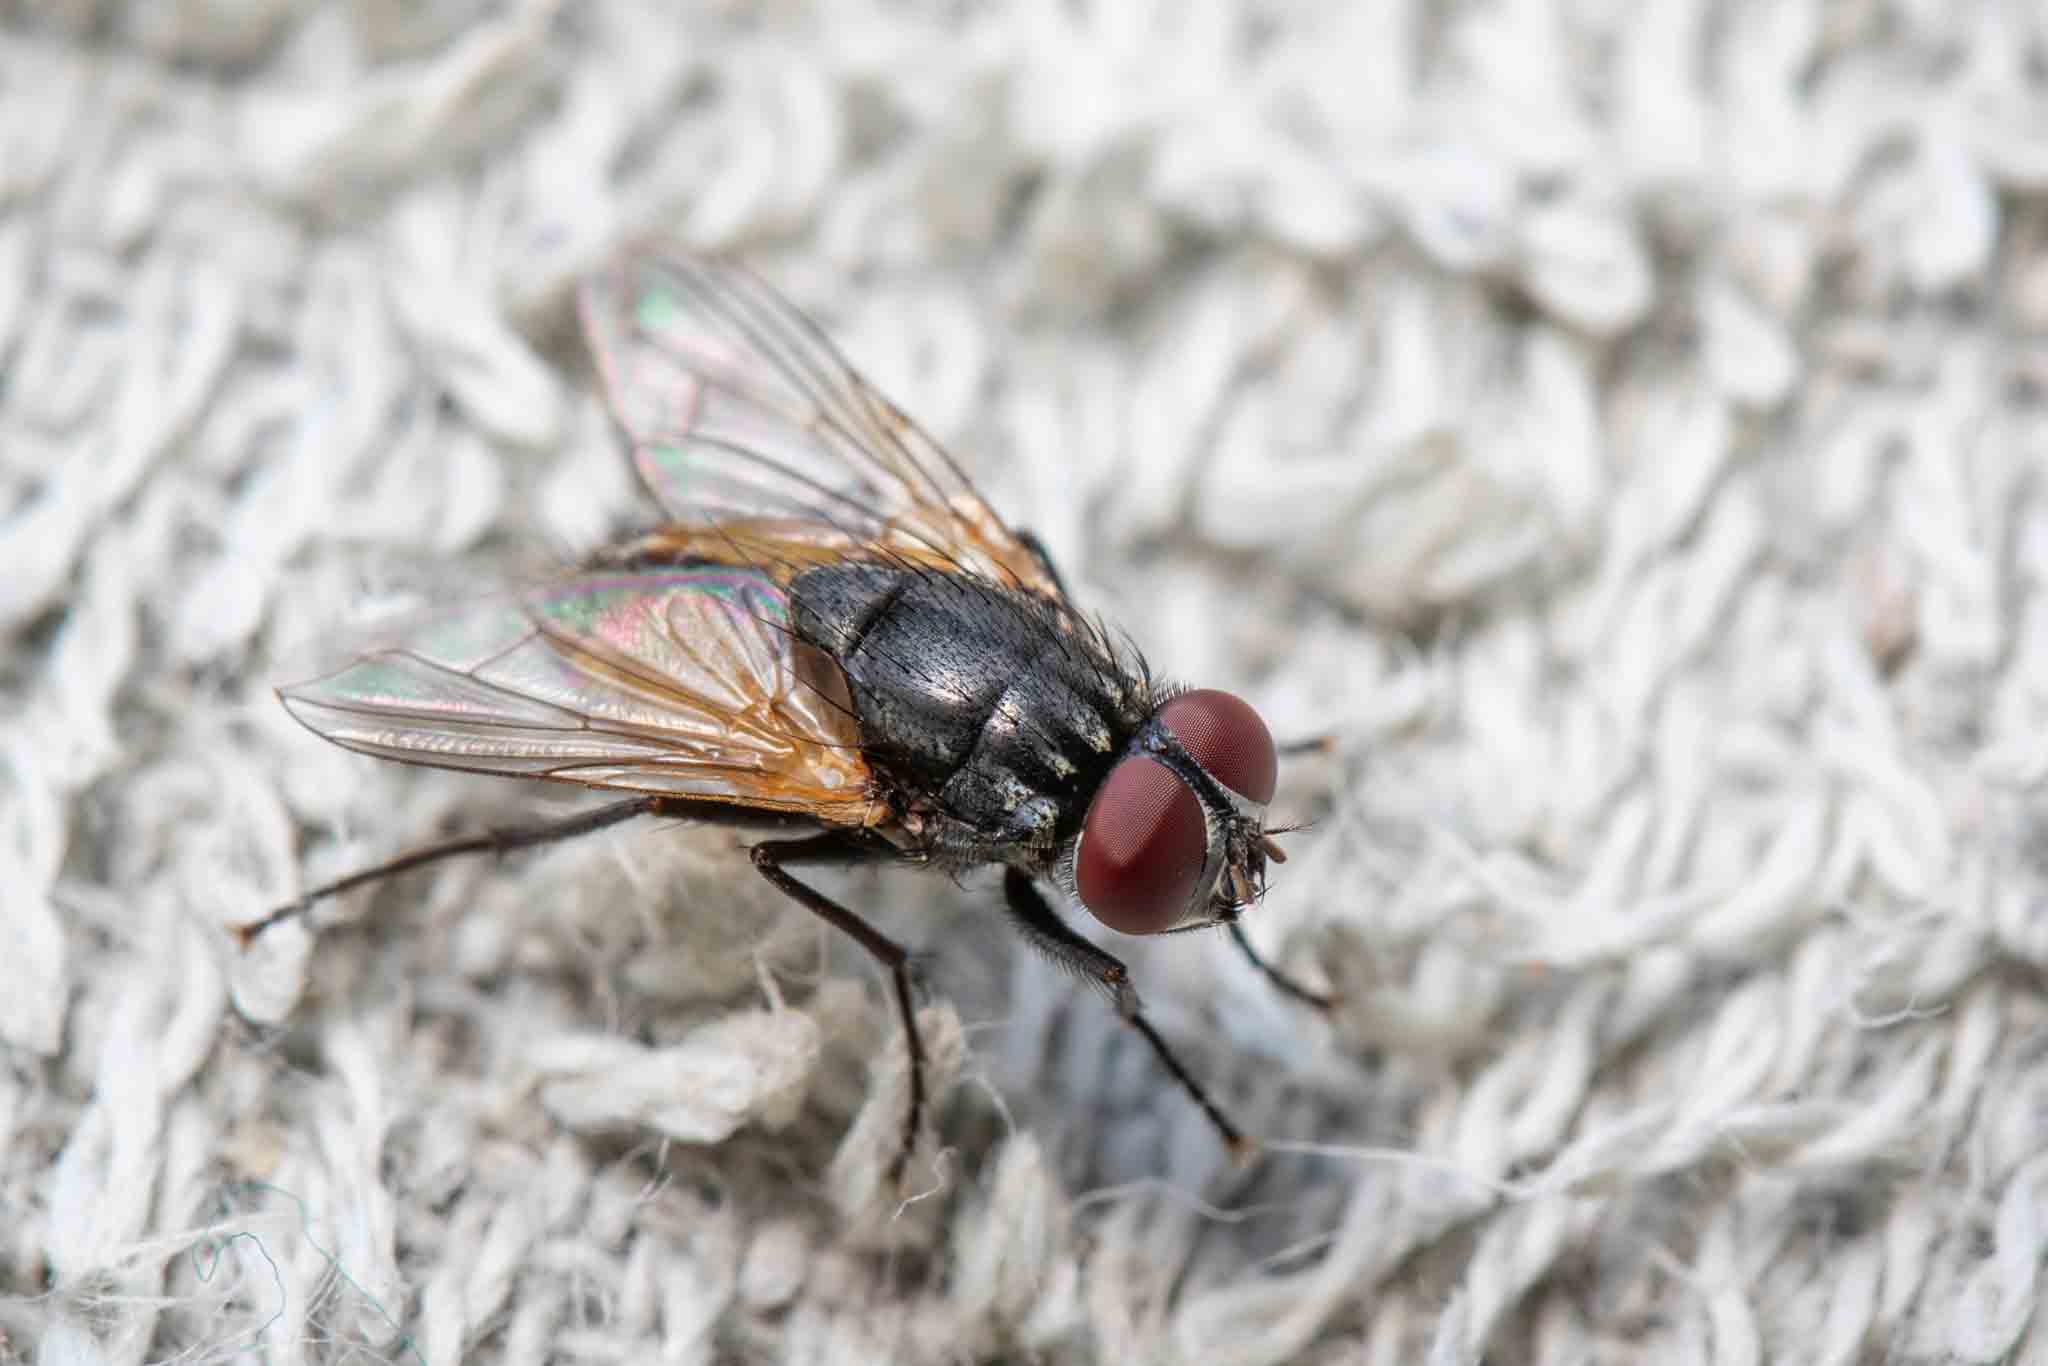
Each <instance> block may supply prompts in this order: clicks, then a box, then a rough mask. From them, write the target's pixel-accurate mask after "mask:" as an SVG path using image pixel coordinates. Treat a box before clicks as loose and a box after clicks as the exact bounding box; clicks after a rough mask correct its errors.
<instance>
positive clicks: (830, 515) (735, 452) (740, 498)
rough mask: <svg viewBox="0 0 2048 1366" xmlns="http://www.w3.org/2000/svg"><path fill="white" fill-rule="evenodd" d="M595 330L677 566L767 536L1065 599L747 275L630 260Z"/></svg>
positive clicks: (615, 403) (887, 408) (944, 466)
mask: <svg viewBox="0 0 2048 1366" xmlns="http://www.w3.org/2000/svg"><path fill="white" fill-rule="evenodd" d="M582 309H583V324H584V330H585V333H586V335H588V337H589V338H590V344H591V349H592V350H593V351H594V352H595V354H596V356H597V362H598V367H599V369H600V371H601V372H602V374H603V377H604V384H605V389H606V393H607V396H608V397H609V399H610V402H611V406H612V411H613V413H614V414H615V415H616V417H617V418H618V421H619V423H620V425H621V426H623V427H624V428H625V429H626V432H627V434H628V435H629V436H630V438H631V439H632V441H633V445H634V460H635V462H636V463H637V464H638V466H639V469H640V474H641V477H642V478H643V479H644V480H645V481H646V483H647V485H648V487H649V488H650V489H652V490H653V492H654V495H655V497H656V498H657V499H659V500H660V502H661V504H662V506H663V507H664V509H665V510H666V511H667V512H668V514H669V515H670V516H671V517H673V518H674V519H675V520H676V522H677V525H676V526H675V527H674V528H672V529H670V530H668V531H666V532H664V533H660V534H659V535H657V536H656V537H655V538H652V539H653V540H655V541H657V542H658V541H661V540H664V539H666V540H669V541H672V542H673V543H674V544H672V545H671V546H669V547H668V548H669V550H670V551H671V553H673V554H675V555H677V556H678V557H683V556H688V555H694V554H703V555H706V556H707V557H709V558H728V557H731V558H739V559H744V558H745V556H744V555H736V556H729V555H728V554H721V553H720V552H719V551H718V550H717V548H716V543H718V542H721V541H722V542H724V543H725V544H726V545H727V546H728V547H730V546H732V544H733V543H734V540H735V538H741V539H744V538H746V537H748V536H752V537H754V538H755V539H756V540H757V541H758V542H759V543H761V544H769V543H773V544H776V545H780V546H782V547H785V548H788V549H791V550H793V551H794V552H795V553H797V554H798V555H802V554H803V548H804V547H809V548H811V550H812V553H813V555H814V556H815V558H817V559H822V558H826V557H828V556H843V555H846V554H849V553H857V552H859V551H862V550H880V551H883V552H885V553H887V554H890V555H892V556H898V557H902V558H907V559H911V560H914V561H918V562H923V563H931V564H935V565H943V566H945V567H949V568H954V569H960V570H965V571H966V572H969V573H973V574H978V575H981V576H983V577H985V578H990V579H994V580H996V581H997V582H1000V583H1003V584H1005V585H1006V586H1012V587H1019V588H1024V589H1028V590H1030V591H1032V592H1037V593H1043V594H1045V595H1047V596H1049V597H1054V598H1058V597H1060V596H1061V594H1060V591H1059V588H1058V585H1057V583H1056V582H1055V581H1054V579H1053V577H1052V575H1051V574H1050V573H1049V572H1048V570H1047V568H1046V566H1045V564H1044V563H1043V562H1042V561H1041V560H1040V558H1039V556H1038V555H1037V553H1036V552H1035V551H1034V550H1033V549H1032V547H1031V546H1030V544H1028V543H1027V542H1026V541H1025V540H1024V539H1023V538H1022V537H1020V536H1018V535H1017V534H1016V533H1015V532H1014V531H1012V530H1011V529H1010V528H1009V527H1008V526H1006V525H1004V523H1003V520H1002V518H1000V517H998V516H997V515H996V513H995V511H994V509H992V508H990V507H989V505H988V504H987V503H985V502H984V501H982V498H981V495H979V494H978V493H976V492H975V491H974V486H973V485H972V484H970V483H969V482H968V481H967V477H966V476H965V475H963V474H962V473H961V472H960V468H959V467H958V466H957V465H955V464H954V463H953V461H952V459H951V457H949V456H948V455H947V454H946V453H945V451H943V450H942V449H940V447H939V446H938V445H937V444H936V443H935V442H933V441H932V439H931V438H930V437H928V436H926V435H925V434H924V433H923V432H922V431H921V430H919V429H918V427H917V426H916V424H914V423H912V422H911V421H910V419H909V418H907V417H905V416H904V414H903V413H902V412H901V411H900V410H899V409H898V408H897V407H896V406H895V405H894V404H892V403H890V402H889V401H888V400H887V399H886V398H884V397H882V395H881V394H879V393H877V392H876V391H875V390H874V388H872V387H871V386H870V385H869V384H868V383H867V381H866V380H864V379H862V378H861V376H860V375H859V374H858V373H857V372H855V370H854V369H853V367H852V366H850V365H848V364H847V363H846V360H845V358H844V357H842V356H841V355H840V354H839V352H838V351H837V350H835V349H834V348H833V346H832V343H831V342H830V341H829V340H827V339H826V337H825V335H824V334H823V333H822V332H821V331H820V330H819V329H818V327H817V325H816V324H814V323H813V322H811V320H810V319H808V318H806V317H805V316H804V315H803V314H801V313H799V312H797V310H796V309H795V308H793V307H791V306H790V305H789V303H788V302H786V301H785V300H784V299H782V298H781V296H779V295H778V294H776V293H775V291H774V290H772V289H770V288H769V287H768V286H767V285H766V284H764V283H762V282H761V281H760V280H759V279H757V278H756V277H755V276H753V275H751V274H749V273H748V272H746V271H745V270H743V269H741V268H739V267H737V266H733V265H728V264H722V263H719V262H715V261H709V260H704V259H700V258H697V257H692V256H689V255H687V254H684V253H681V252H678V253H674V254H660V253H649V254H643V255H639V256H636V257H632V258H629V259H628V260H627V261H626V263H625V264H624V265H623V266H621V267H619V268H618V269H617V270H615V271H613V272H611V273H609V274H605V275H602V276H599V277H597V278H596V279H594V280H592V281H591V282H589V283H588V284H587V285H585V287H584V290H583V295H582Z"/></svg>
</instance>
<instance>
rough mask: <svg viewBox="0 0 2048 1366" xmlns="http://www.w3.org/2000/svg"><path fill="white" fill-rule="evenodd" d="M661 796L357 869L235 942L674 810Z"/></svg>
mask: <svg viewBox="0 0 2048 1366" xmlns="http://www.w3.org/2000/svg"><path fill="white" fill-rule="evenodd" d="M672 804H673V803H669V802H666V801H665V799H664V798H661V797H635V798H633V799H632V800H631V801H624V802H613V803H612V804H611V805H610V806H600V807H598V808H596V809H595V810H593V811H579V812H577V813H576V814H575V815H573V816H567V817H564V818H563V819H561V820H558V821H545V822H540V823H537V824H534V825H514V826H506V827H504V828H502V829H497V830H485V831H483V832H482V833H480V834H475V835H462V836H459V837H457V838H455V839H451V840H442V841H441V842H440V843H438V844H428V845H423V846H421V847H420V848H418V849H413V850H409V851H407V852H406V853H403V854H400V855H399V856H398V857H397V858H394V859H388V860H386V861H385V862H383V863H380V864H377V865H376V866H375V867H371V868H363V869H359V870H357V871H356V872H353V873H350V874H349V875H348V876H347V877H342V878H336V879H335V880H334V881H332V882H329V883H325V884H323V885H321V886H318V887H315V888H313V889H312V890H311V891H309V892H306V893H305V894H303V895H302V896H300V897H299V899H298V900H296V901H288V902H286V903H285V904H284V905H282V906H279V907H278V908H277V909H276V910H274V911H272V912H270V914H268V915H266V916H264V917H263V918H262V919H260V920H252V921H250V922H249V923H248V924H246V925H238V926H236V927H235V932H234V933H235V938H236V939H237V940H238V941H239V942H240V943H241V946H242V947H243V948H245V949H246V948H248V947H249V945H251V944H253V943H255V942H256V939H257V937H258V936H259V935H261V934H262V933H263V932H264V931H265V930H267V929H270V928H271V927H272V926H273V925H278V924H282V923H283V922H284V921H287V920H291V919H294V918H296V917H298V916H301V915H304V914H305V913H306V912H307V911H308V910H310V909H311V908H312V907H313V905H314V904H315V903H317V902H321V901H325V900H326V899H327V898H328V897H331V896H340V895H341V894H342V893H343V892H352V891H354V890H355V889H356V888H358V887H363V886H367V885H368V884H370V883H372V882H381V881H383V880H384V879H385V878H387V877H397V876H398V875H399V874H400V873H409V872H411V871H412V870H413V869H415V868H424V867H426V866H427V865H428V864H431V863H439V862H440V861H441V860H442V859H446V858H455V857H458V856H459V855H462V854H507V853H510V852H511V851H513V850H514V849H532V848H535V847H537V846H539V845H543V844H554V843H556V842H558V841H560V840H566V839H574V838H575V837H576V836H578V835H588V834H590V833H592V832H593V831H598V830H602V829H604V828H605V827H607V826H612V825H617V824H618V823H619V822H620V821H628V820H631V819H633V817H635V816H644V815H647V814H649V813H651V812H655V811H659V810H661V809H662V808H663V807H664V805H672Z"/></svg>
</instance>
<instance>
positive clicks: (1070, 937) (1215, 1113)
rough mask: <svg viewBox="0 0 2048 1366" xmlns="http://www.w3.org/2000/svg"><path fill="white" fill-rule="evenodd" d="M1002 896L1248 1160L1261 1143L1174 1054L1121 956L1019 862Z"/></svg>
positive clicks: (1025, 929) (1235, 1154)
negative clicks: (1055, 901) (1111, 1004)
mask: <svg viewBox="0 0 2048 1366" xmlns="http://www.w3.org/2000/svg"><path fill="white" fill-rule="evenodd" d="M1003 899H1004V902H1005V904H1006V905H1007V906H1008V907H1009V911H1010V918H1011V919H1012V920H1013V921H1015V922H1016V925H1017V928H1018V930H1019V931H1021V932H1022V933H1023V935H1024V937H1025V938H1026V939H1028V940H1030V941H1031V944H1032V945H1033V947H1035V948H1037V949H1038V950H1039V951H1040V952H1041V953H1044V954H1045V955H1046V956H1047V957H1049V958H1051V959H1052V960H1053V961H1054V962H1056V963H1058V964H1059V965H1060V966H1061V967H1064V968H1066V969H1067V970H1068V971H1069V972H1072V973H1074V974H1076V975H1077V976H1080V977H1086V978H1090V979H1092V980H1094V981H1095V982H1097V983H1099V984H1100V985H1101V986H1102V987H1104V988H1105V989H1106V990H1107V991H1108V992H1109V994H1110V995H1111V997H1112V998H1114V999H1115V1001H1116V1013H1117V1014H1118V1015H1120V1016H1122V1017H1123V1020H1124V1023H1125V1024H1127V1025H1129V1026H1130V1027H1131V1028H1133V1029H1135V1030H1137V1031H1138V1033H1140V1034H1141V1035H1143V1036H1144V1038H1145V1042H1146V1043H1148V1044H1150V1045H1152V1051H1153V1052H1154V1053H1155V1054H1157V1055H1158V1057H1159V1061H1160V1062H1161V1063H1162V1064H1164V1065H1165V1067H1166V1070H1167V1071H1168V1072H1169V1073H1171V1074H1172V1075H1173V1079H1174V1080H1175V1081H1177V1082H1179V1083H1180V1087H1181V1089H1182V1090H1183V1091H1186V1092H1187V1093H1188V1095H1190V1096H1192V1097H1193V1098H1194V1102H1195V1104H1197V1105H1199V1106H1200V1107H1201V1108H1202V1113H1203V1114H1204V1115H1206V1116H1208V1119H1209V1122H1210V1123H1211V1124H1213V1125H1214V1126H1216V1132H1217V1133H1218V1134H1220V1135H1222V1137H1223V1146H1224V1148H1225V1149H1226V1150H1228V1152H1229V1153H1230V1158H1231V1161H1233V1162H1236V1163H1238V1164H1239V1165H1242V1164H1244V1163H1245V1162H1248V1161H1250V1160H1251V1158H1252V1156H1253V1155H1254V1154H1255V1153H1257V1152H1258V1146H1259V1145H1258V1143H1257V1142H1256V1141H1255V1140H1253V1139H1250V1138H1247V1137H1246V1136H1245V1134H1244V1133H1243V1131H1241V1130H1240V1129H1239V1128H1238V1127H1237V1126H1236V1125H1235V1124H1232V1123H1231V1122H1230V1121H1229V1120H1228V1119H1227V1118H1225V1117H1224V1114H1223V1111H1221V1110H1220V1109H1218V1108H1217V1107H1216V1103H1215V1102H1214V1101H1212V1100H1210V1099H1209V1093H1208V1092H1206V1091H1204V1090H1203V1089H1202V1087H1201V1084H1200V1083H1199V1082H1197V1081H1196V1080H1195V1078H1194V1074H1193V1073H1191V1072H1189V1071H1188V1069H1187V1068H1186V1067H1185V1066H1183V1065H1182V1063H1181V1060H1180V1059H1179V1058H1177V1057H1175V1056H1174V1054H1173V1050H1172V1049H1170V1048H1168V1047H1167V1046H1166V1040H1164V1039H1162V1038H1160V1037H1159V1031H1157V1030H1155V1029H1154V1028H1152V1022H1151V1021H1150V1020H1147V1019H1146V1018H1145V1016H1144V1013H1143V1012H1142V1011H1141V1010H1140V1008H1139V1005H1138V989H1137V988H1136V987H1134V986H1132V985H1131V974H1130V970H1129V969H1128V968H1126V967H1125V966H1124V965H1123V962H1122V961H1121V960H1120V959H1118V958H1116V957H1114V956H1113V955H1111V954H1108V953H1105V952H1103V951H1102V950H1101V949H1098V948H1096V947H1095V946H1094V945H1093V944H1091V943H1089V942H1088V941H1087V940H1085V939H1083V938H1082V937H1081V936H1080V935H1078V934H1075V933H1074V932H1073V931H1072V930H1071V929H1069V928H1067V924H1066V922H1065V921H1063V920H1061V919H1060V918H1059V916H1058V915H1056V914H1055V913H1054V912H1053V909H1052V907H1051V906H1049V905H1047V904H1046V900H1045V897H1044V895H1043V894H1042V893H1040V892H1039V890H1038V886H1037V884H1036V883H1034V882H1032V880H1031V878H1030V876H1029V875H1028V874H1026V873H1023V872H1020V871H1019V870H1017V869H1015V868H1010V869H1007V870H1005V871H1004V873H1003Z"/></svg>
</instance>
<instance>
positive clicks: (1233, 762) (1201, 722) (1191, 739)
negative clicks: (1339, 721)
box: [1159, 688, 1280, 806]
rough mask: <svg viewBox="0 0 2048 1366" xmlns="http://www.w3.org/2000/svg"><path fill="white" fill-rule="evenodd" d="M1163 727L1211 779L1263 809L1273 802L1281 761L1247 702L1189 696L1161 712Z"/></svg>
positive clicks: (1213, 694)
mask: <svg viewBox="0 0 2048 1366" xmlns="http://www.w3.org/2000/svg"><path fill="white" fill-rule="evenodd" d="M1159 721H1160V724H1162V725H1164V726H1165V727H1166V728H1167V729H1168V730H1170V731H1172V732H1173V734H1174V738H1175V739H1177V740H1179V741H1180V744H1181V748H1182V749H1184V750H1186V751H1187V752H1188V757H1189V758H1190V759H1193V760H1194V761H1195V762H1196V763H1198V764H1200V765H1201V766H1202V767H1203V768H1204V769H1206V770H1207V771H1208V774H1209V776H1210V777H1212V778H1214V779H1215V780H1216V781H1217V782H1219V783H1222V784H1223V785H1224V786H1225V787H1227V788H1229V789H1230V790H1231V791H1232V792H1235V793H1236V794H1237V795H1238V796H1240V797H1243V798H1244V799H1245V800H1246V801H1248V802H1257V803H1259V804H1260V805H1261V806H1263V805H1265V804H1266V803H1267V802H1270V801H1272V800H1273V784H1274V782H1275V780H1276V779H1277V778H1278V777H1279V774H1280V756H1279V755H1278V754H1276V753H1274V751H1273V734H1272V732H1271V731H1269V730H1267V729H1266V723H1265V722H1264V721H1261V720H1260V719H1259V714H1258V713H1257V712H1255V711H1253V710H1252V709H1251V704H1250V703H1248V702H1246V701H1244V700H1243V699H1242V698H1238V697H1233V696H1231V695H1230V694H1229V693H1227V692H1218V691H1217V690H1216V689H1214V688H1197V689H1195V690H1194V691H1193V692H1184V693H1182V694H1181V695H1180V696H1178V697H1176V698H1174V699H1172V700H1171V701H1169V702H1168V703H1167V704H1166V705H1165V706H1163V707H1161V708H1160V709H1159Z"/></svg>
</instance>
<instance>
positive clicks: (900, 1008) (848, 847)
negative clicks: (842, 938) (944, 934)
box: [753, 831, 924, 1186]
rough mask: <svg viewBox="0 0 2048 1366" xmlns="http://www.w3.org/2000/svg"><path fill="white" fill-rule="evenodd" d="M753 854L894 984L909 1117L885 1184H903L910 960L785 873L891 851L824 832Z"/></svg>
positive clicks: (920, 1093)
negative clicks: (804, 866) (799, 866)
mask: <svg viewBox="0 0 2048 1366" xmlns="http://www.w3.org/2000/svg"><path fill="white" fill-rule="evenodd" d="M753 852H754V867H756V868H757V869H759V870H760V872H761V876H762V877H765V878H767V879H768V880H769V881H770V882H772V883H774V884H775V889H776V890H777V891H779V892H781V893H782V894H783V895H784V896H787V897H789V898H791V899H792V900H795V901H798V902H801V903H802V904H803V906H804V907H805V909H807V910H809V911H811V912H813V913H814V914H816V915H817V916H818V917H819V918H821V919H822V920H824V921H825V922H826V923H827V924H829V925H831V926H832V927H833V928H835V929H840V930H844V931H845V932H846V933H847V934H849V935H851V936H853V938H854V940H855V941H856V942H857V943H859V945H860V946H861V947H862V948H864V949H866V950H867V951H868V952H869V953H871V954H873V955H874V958H875V961H876V962H878V963H880V964H881V965H882V966H883V967H884V968H887V969H888V970H889V976H890V979H891V980H892V981H893V982H894V983H895V986H896V1010H897V1013H898V1014H900V1015H901V1016H902V1017H903V1041H904V1043H905V1044H906V1045H907V1046H908V1048H909V1050H910V1112H909V1114H907V1115H905V1116H904V1119H903V1142H902V1144H901V1145H900V1146H899V1147H898V1148H897V1150H896V1156H895V1159H894V1160H893V1161H891V1162H890V1163H889V1184H890V1185H892V1186H894V1185H896V1184H898V1183H899V1182H900V1181H901V1180H902V1179H903V1170H904V1168H905V1167H906V1166H907V1165H908V1164H909V1162H910V1153H911V1149H913V1148H914V1147H916V1146H917V1131H918V1126H919V1125H921V1124H922V1123H923V1122H924V1040H923V1039H922V1038H920V1037H919V1036H918V1032H917V1016H916V1014H915V1013H914V1012H913V1011H912V1009H911V1003H910V967H909V964H910V955H909V954H908V953H906V952H905V951H904V949H903V946H902V945H901V944H899V943H897V942H896V941H895V940H893V939H891V938H889V937H888V936H887V935H885V934H883V933H882V932H881V931H879V930H877V929H876V928H875V927H874V926H872V925H870V924H868V922H867V921H865V920H862V919H861V918H860V917H859V916H858V915H856V914H854V913H853V912H852V911H849V910H847V909H846V907H844V906H842V905H840V904H839V903H838V902H836V901H834V900H832V899H831V898H830V897H827V896H824V895H822V894H821V893H819V892H817V891H815V890H813V889H812V888H810V887H807V886H805V885H804V884H803V883H801V882H799V881H797V880H796V879H795V878H793V877H791V876H790V875H789V872H788V871H787V870H788V868H789V867H790V866H791V865H797V864H805V863H809V864H821V863H826V864H853V863H874V862H878V861H880V860H883V859H891V858H895V857H897V854H896V851H895V850H893V849H891V848H889V847H887V846H885V845H878V844H875V843H873V842H871V841H868V840H864V839H861V838H860V837H859V836H857V835H849V834H842V833H839V832H836V831H828V832H826V833H825V834H822V835H813V836H812V837H811V838H809V839H801V840H769V841H767V842H766V843H763V844H757V845H755V846H754V851H753Z"/></svg>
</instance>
